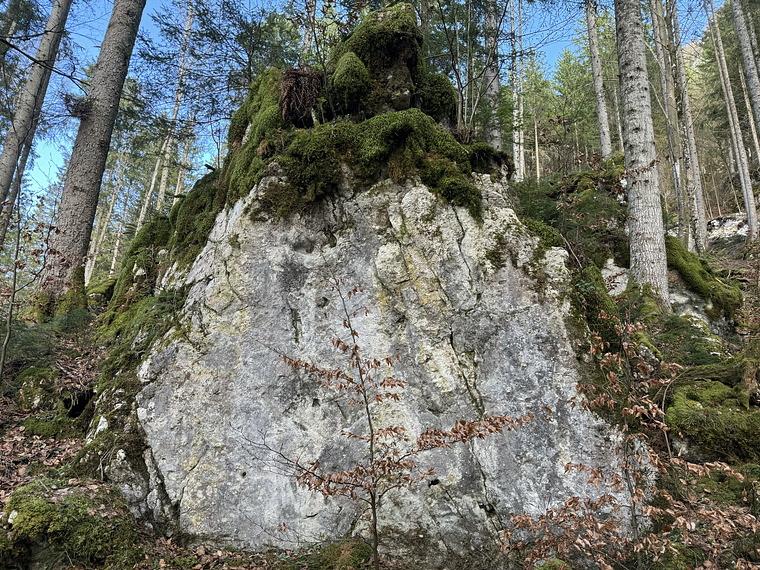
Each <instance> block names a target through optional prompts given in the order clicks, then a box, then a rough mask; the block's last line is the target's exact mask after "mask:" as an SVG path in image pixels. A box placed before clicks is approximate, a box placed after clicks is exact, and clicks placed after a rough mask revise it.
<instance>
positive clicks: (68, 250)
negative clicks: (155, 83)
mask: <svg viewBox="0 0 760 570" xmlns="http://www.w3.org/2000/svg"><path fill="white" fill-rule="evenodd" d="M144 8H145V0H115V2H114V5H113V10H112V12H111V19H110V21H109V23H108V28H107V29H106V33H105V37H104V39H103V42H102V47H101V49H100V54H99V55H98V61H97V63H96V64H95V68H94V70H93V74H92V88H91V90H90V93H89V95H88V97H87V104H88V112H87V114H86V115H85V116H84V117H83V118H82V120H81V123H80V125H79V130H78V131H77V137H76V140H75V141H74V148H73V149H72V152H71V159H70V160H69V168H68V171H67V173H66V180H65V182H64V186H63V192H62V194H61V205H60V208H59V213H58V220H57V223H56V232H55V233H53V234H52V235H51V238H50V244H49V250H48V255H47V259H46V264H45V268H44V270H43V274H42V276H41V281H40V286H41V288H42V291H43V292H44V293H45V294H46V296H47V301H48V306H47V307H46V309H47V310H48V311H51V310H53V309H54V308H55V309H56V310H57V309H58V304H59V299H60V298H61V297H62V296H63V295H64V294H67V293H71V295H68V296H67V297H68V298H69V300H70V304H69V307H71V306H76V305H81V304H85V305H86V297H85V296H84V262H85V258H86V256H87V250H88V249H89V246H90V236H91V234H92V224H93V221H94V218H95V211H96V209H97V206H98V195H99V193H100V185H101V182H102V179H103V172H104V170H105V166H106V158H107V156H108V149H109V147H110V143H111V134H112V132H113V125H114V122H115V120H116V114H117V113H118V110H119V99H120V97H121V91H122V89H123V87H124V80H125V79H126V77H127V71H128V69H129V60H130V57H131V56H132V49H133V48H134V45H135V39H136V37H137V29H138V27H139V26H140V20H141V18H142V13H143V9H144ZM63 307H64V305H62V308H63ZM66 308H68V307H66Z"/></svg>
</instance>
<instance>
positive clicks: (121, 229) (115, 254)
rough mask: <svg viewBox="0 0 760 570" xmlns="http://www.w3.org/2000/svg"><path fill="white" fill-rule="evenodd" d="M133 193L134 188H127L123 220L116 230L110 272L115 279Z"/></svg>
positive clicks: (109, 274)
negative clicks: (114, 275)
mask: <svg viewBox="0 0 760 570" xmlns="http://www.w3.org/2000/svg"><path fill="white" fill-rule="evenodd" d="M131 193H132V187H131V186H130V187H129V188H127V195H126V196H124V208H123V209H122V211H121V219H120V220H119V228H118V229H117V230H116V243H115V244H114V246H113V255H112V256H111V267H110V269H109V270H108V276H109V277H113V274H114V273H116V262H117V261H118V259H119V247H120V246H121V238H122V237H123V236H124V224H125V223H126V220H127V213H128V212H127V211H128V210H129V196H130V194H131Z"/></svg>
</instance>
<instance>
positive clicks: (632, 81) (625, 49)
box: [615, 0, 670, 307]
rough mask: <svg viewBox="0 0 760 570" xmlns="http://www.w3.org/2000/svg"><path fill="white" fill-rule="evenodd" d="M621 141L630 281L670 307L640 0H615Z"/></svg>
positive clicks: (663, 304)
mask: <svg viewBox="0 0 760 570" xmlns="http://www.w3.org/2000/svg"><path fill="white" fill-rule="evenodd" d="M615 24H616V28H617V48H618V63H619V67H620V94H621V99H622V106H623V117H624V120H623V140H624V148H625V166H626V170H627V172H628V173H629V175H628V184H627V189H628V211H629V230H630V232H629V236H630V252H631V280H632V281H633V282H634V283H635V284H636V285H637V286H639V287H643V286H645V285H649V286H650V287H651V290H652V294H653V295H654V296H655V298H656V299H657V300H658V302H659V303H660V304H661V305H662V306H664V307H668V306H669V304H670V303H669V297H668V279H667V260H666V255H665V229H664V226H663V223H662V209H661V206H660V192H659V180H658V177H657V166H656V155H655V147H654V126H653V124H652V106H651V101H650V95H649V81H648V77H647V66H646V47H645V44H644V27H643V24H642V20H641V8H640V4H639V2H638V0H615Z"/></svg>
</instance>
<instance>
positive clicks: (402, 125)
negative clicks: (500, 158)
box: [252, 109, 482, 219]
mask: <svg viewBox="0 0 760 570" xmlns="http://www.w3.org/2000/svg"><path fill="white" fill-rule="evenodd" d="M289 140H290V142H289V144H288V146H287V148H286V149H285V150H284V151H283V152H282V154H280V155H278V156H277V157H276V160H277V161H278V163H279V164H280V165H281V166H282V167H283V169H284V171H285V174H286V175H287V178H288V184H277V185H273V186H268V187H266V188H265V189H264V193H263V199H262V200H261V202H260V204H259V205H258V206H257V208H256V209H255V211H254V212H252V214H253V215H254V216H255V217H257V218H261V217H276V216H279V215H283V214H286V215H287V214H289V213H291V212H298V211H302V210H303V209H304V208H306V207H307V206H308V205H310V204H312V203H314V202H315V201H317V200H319V199H322V198H324V197H326V196H330V195H334V194H335V193H336V191H337V189H338V186H339V184H340V183H341V181H342V180H343V176H344V174H343V172H342V168H341V165H343V164H345V165H347V166H348V167H349V168H350V169H351V170H352V172H353V173H354V176H355V177H356V179H357V182H358V183H359V185H360V186H361V185H362V184H363V185H364V186H365V187H366V186H369V185H371V184H373V183H375V182H377V181H378V180H380V179H382V178H383V177H384V176H390V177H391V178H393V179H394V180H395V181H396V182H402V181H403V180H406V179H409V178H411V177H413V176H420V178H421V179H422V181H423V182H424V183H425V184H426V185H427V186H428V187H429V188H430V189H431V191H432V192H434V193H436V194H438V195H439V196H441V197H443V198H444V199H446V200H448V201H450V202H452V203H453V204H455V205H457V206H462V207H465V208H467V209H468V211H469V212H470V214H471V215H472V216H473V217H474V218H476V219H480V216H481V212H482V203H481V196H480V191H479V190H478V189H477V188H476V187H475V185H474V184H473V182H472V179H471V177H470V172H472V167H471V165H470V161H469V157H468V153H467V150H466V149H465V147H463V146H462V145H460V144H459V143H457V142H456V140H455V139H454V137H453V136H452V135H451V134H449V133H448V132H446V131H444V130H443V129H441V128H440V127H438V125H436V124H435V121H434V120H433V119H432V118H431V117H429V116H427V115H425V114H424V113H423V112H422V111H420V110H419V109H408V110H406V111H399V112H395V113H387V114H384V115H378V116H376V117H372V118H371V119H367V120H366V121H363V122H361V123H359V124H351V123H338V124H336V125H319V126H317V127H315V128H313V129H309V130H299V131H296V132H294V133H293V134H292V136H291V137H290V138H289Z"/></svg>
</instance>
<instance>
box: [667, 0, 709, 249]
mask: <svg viewBox="0 0 760 570" xmlns="http://www.w3.org/2000/svg"><path fill="white" fill-rule="evenodd" d="M667 10H668V17H669V20H670V22H671V23H672V26H673V28H672V38H671V39H672V41H671V44H670V45H671V46H673V47H674V49H673V51H674V52H675V59H676V68H677V71H678V85H679V88H680V91H681V125H682V128H683V131H684V133H683V134H684V136H682V139H681V140H682V141H684V143H685V145H686V150H685V151H684V152H683V157H684V167H685V169H686V181H687V187H688V189H689V196H690V198H691V204H690V205H691V216H692V227H691V229H692V232H693V235H694V245H695V246H696V248H697V251H699V252H701V251H703V250H704V249H705V248H706V247H707V220H706V218H705V193H704V189H703V187H702V174H701V171H700V168H699V156H698V154H697V138H696V136H695V135H694V120H693V118H692V114H691V101H690V99H689V89H688V87H689V86H688V83H687V80H686V64H685V63H684V61H683V51H682V50H681V27H680V24H679V22H678V6H677V5H676V2H675V0H668V1H667Z"/></svg>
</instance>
